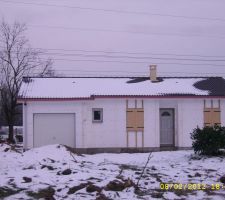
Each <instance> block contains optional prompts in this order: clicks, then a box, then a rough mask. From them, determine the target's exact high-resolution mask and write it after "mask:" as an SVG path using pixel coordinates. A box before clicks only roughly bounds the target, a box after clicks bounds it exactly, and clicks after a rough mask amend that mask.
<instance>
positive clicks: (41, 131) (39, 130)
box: [34, 113, 75, 147]
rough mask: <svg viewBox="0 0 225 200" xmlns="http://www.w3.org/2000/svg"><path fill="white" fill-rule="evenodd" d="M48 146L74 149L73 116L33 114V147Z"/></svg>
mask: <svg viewBox="0 0 225 200" xmlns="http://www.w3.org/2000/svg"><path fill="white" fill-rule="evenodd" d="M49 144H64V145H67V146H70V147H75V114H50V113H49V114H48V113H47V114H34V147H40V146H43V145H49Z"/></svg>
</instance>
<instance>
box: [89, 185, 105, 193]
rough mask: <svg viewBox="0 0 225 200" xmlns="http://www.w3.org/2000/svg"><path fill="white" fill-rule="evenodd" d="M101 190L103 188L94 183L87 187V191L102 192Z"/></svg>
mask: <svg viewBox="0 0 225 200" xmlns="http://www.w3.org/2000/svg"><path fill="white" fill-rule="evenodd" d="M101 190H102V188H100V187H98V186H96V185H92V184H90V185H88V186H87V187H86V191H87V192H101Z"/></svg>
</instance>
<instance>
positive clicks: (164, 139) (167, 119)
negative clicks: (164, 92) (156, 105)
mask: <svg viewBox="0 0 225 200" xmlns="http://www.w3.org/2000/svg"><path fill="white" fill-rule="evenodd" d="M160 146H161V147H164V146H168V147H170V146H174V109H172V108H163V109H160Z"/></svg>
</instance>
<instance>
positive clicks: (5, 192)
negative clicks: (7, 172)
mask: <svg viewBox="0 0 225 200" xmlns="http://www.w3.org/2000/svg"><path fill="white" fill-rule="evenodd" d="M22 190H24V189H18V188H16V189H12V188H9V187H0V199H1V198H5V197H8V196H11V195H14V194H17V193H19V192H21V191H22Z"/></svg>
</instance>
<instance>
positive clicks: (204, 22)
mask: <svg viewBox="0 0 225 200" xmlns="http://www.w3.org/2000/svg"><path fill="white" fill-rule="evenodd" d="M0 17H1V18H4V19H5V20H6V21H7V22H9V23H13V22H14V21H15V20H17V21H19V22H24V23H26V24H27V27H28V31H27V37H28V38H29V40H30V43H31V45H32V47H34V48H44V49H45V51H46V55H45V56H43V57H46V56H47V57H51V58H52V59H53V60H54V65H53V66H54V68H55V69H56V70H57V72H58V73H66V74H69V75H71V76H77V75H88V76H91V75H92V76H96V75H108V76H111V75H120V76H132V75H148V69H149V67H148V66H149V65H150V64H157V65H158V71H159V75H161V76H170V75H176V76H179V75H186V76H191V75H194V76H200V75H211V73H213V75H221V74H223V75H224V76H225V1H224V0H39V1H35V0H0ZM181 72H182V73H181Z"/></svg>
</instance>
